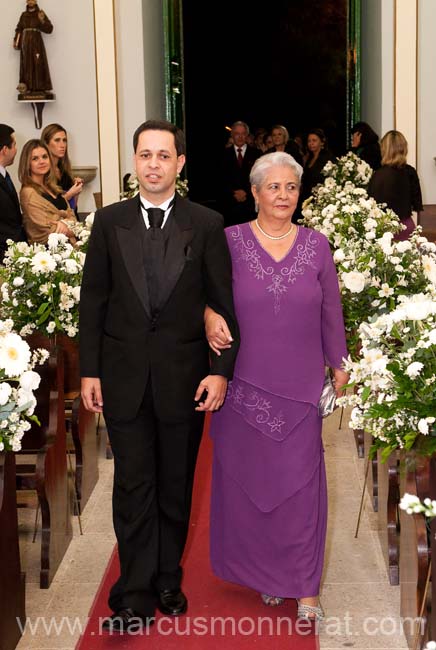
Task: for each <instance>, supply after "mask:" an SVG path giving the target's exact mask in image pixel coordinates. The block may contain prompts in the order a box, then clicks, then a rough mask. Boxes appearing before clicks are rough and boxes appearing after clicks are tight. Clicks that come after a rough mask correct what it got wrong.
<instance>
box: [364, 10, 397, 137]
mask: <svg viewBox="0 0 436 650" xmlns="http://www.w3.org/2000/svg"><path fill="white" fill-rule="evenodd" d="M393 24H394V0H382V1H381V0H363V1H362V34H361V37H362V58H361V62H362V89H361V97H362V120H363V121H364V122H368V124H370V125H371V127H372V128H373V129H374V131H375V132H376V133H378V134H379V136H380V137H381V136H382V135H383V134H384V133H386V131H389V129H392V128H393V126H394V30H393Z"/></svg>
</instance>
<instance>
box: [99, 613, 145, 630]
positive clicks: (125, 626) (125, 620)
mask: <svg viewBox="0 0 436 650" xmlns="http://www.w3.org/2000/svg"><path fill="white" fill-rule="evenodd" d="M153 623H154V616H148V617H144V616H141V615H140V614H138V613H137V612H135V611H134V610H133V609H131V608H130V607H126V608H124V609H119V610H118V611H117V612H114V614H112V616H108V617H107V618H105V619H104V621H103V624H102V630H104V631H105V632H109V633H110V634H112V633H113V632H118V633H119V634H139V633H140V632H141V630H143V629H144V628H145V627H147V626H149V625H152V624H153Z"/></svg>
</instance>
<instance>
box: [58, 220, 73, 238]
mask: <svg viewBox="0 0 436 650" xmlns="http://www.w3.org/2000/svg"><path fill="white" fill-rule="evenodd" d="M55 232H57V233H60V234H61V235H65V236H66V237H74V233H73V231H72V230H70V229H69V227H68V224H67V223H65V222H64V221H62V220H60V221H58V222H57V224H56V230H55Z"/></svg>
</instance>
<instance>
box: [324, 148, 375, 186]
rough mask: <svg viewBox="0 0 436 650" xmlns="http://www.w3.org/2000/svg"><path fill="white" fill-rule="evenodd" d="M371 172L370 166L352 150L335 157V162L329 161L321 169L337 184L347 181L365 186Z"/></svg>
mask: <svg viewBox="0 0 436 650" xmlns="http://www.w3.org/2000/svg"><path fill="white" fill-rule="evenodd" d="M372 172H373V170H372V167H370V165H368V163H366V162H365V161H364V160H362V159H361V158H359V156H356V154H355V153H353V152H352V151H349V152H348V153H347V154H346V155H345V156H342V157H341V158H337V159H336V162H331V161H329V162H328V163H327V164H326V165H325V166H324V168H323V170H322V174H323V175H324V176H328V177H330V178H333V179H334V180H335V181H336V183H337V184H338V185H344V184H345V183H346V182H347V181H349V182H351V183H353V185H355V186H356V187H366V186H367V185H368V183H369V181H370V178H371V176H372Z"/></svg>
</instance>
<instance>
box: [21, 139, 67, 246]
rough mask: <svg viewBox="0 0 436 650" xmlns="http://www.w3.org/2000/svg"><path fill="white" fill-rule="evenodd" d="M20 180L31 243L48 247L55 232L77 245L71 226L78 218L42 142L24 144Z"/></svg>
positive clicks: (27, 231)
mask: <svg viewBox="0 0 436 650" xmlns="http://www.w3.org/2000/svg"><path fill="white" fill-rule="evenodd" d="M18 178H19V180H20V182H21V190H20V203H21V210H22V212H23V224H24V229H25V231H26V234H27V237H28V240H29V243H30V244H33V243H38V244H46V243H47V241H48V236H49V235H50V234H51V233H53V232H57V233H61V234H63V235H66V236H67V237H68V238H69V239H70V241H71V243H75V241H76V240H75V238H74V233H73V231H72V230H71V227H72V226H73V225H74V223H75V222H76V218H75V216H74V212H73V211H72V210H71V208H70V206H69V205H68V202H67V201H66V199H65V197H64V196H63V193H62V188H61V187H60V186H59V185H58V182H57V179H56V176H55V174H54V171H53V168H52V163H51V158H50V152H49V150H48V148H47V145H46V144H45V143H44V142H42V141H41V140H29V141H28V142H26V144H25V145H24V147H23V149H22V151H21V156H20V163H19V167H18Z"/></svg>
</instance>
